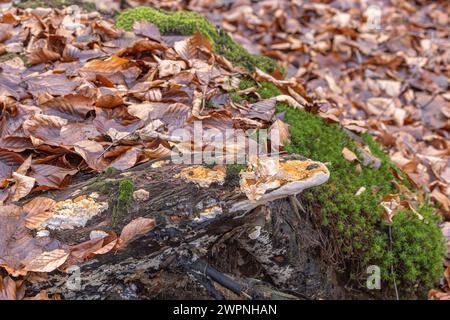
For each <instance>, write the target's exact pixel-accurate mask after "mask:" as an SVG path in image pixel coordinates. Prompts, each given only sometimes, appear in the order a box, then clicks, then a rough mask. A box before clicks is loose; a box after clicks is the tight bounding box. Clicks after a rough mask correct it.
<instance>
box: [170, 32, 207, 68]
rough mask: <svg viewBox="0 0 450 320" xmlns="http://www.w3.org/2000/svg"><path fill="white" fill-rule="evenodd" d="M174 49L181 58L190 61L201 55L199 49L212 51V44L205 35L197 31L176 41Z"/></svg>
mask: <svg viewBox="0 0 450 320" xmlns="http://www.w3.org/2000/svg"><path fill="white" fill-rule="evenodd" d="M174 49H175V51H176V52H177V53H178V54H179V55H180V57H181V58H183V59H184V60H185V61H190V60H192V59H194V58H198V57H199V56H198V55H199V49H203V50H205V51H206V52H208V53H210V52H211V51H212V45H211V42H210V41H209V39H208V38H207V37H206V36H205V35H203V34H202V33H201V32H198V31H197V32H195V33H194V34H193V35H192V37H190V38H188V39H185V40H182V41H177V42H175V44H174Z"/></svg>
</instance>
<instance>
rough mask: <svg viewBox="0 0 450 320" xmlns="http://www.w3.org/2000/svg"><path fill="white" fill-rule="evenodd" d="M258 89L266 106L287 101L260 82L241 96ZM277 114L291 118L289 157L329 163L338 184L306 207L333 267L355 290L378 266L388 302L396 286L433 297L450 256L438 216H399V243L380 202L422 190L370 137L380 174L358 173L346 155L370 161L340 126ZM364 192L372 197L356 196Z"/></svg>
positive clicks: (319, 190)
mask: <svg viewBox="0 0 450 320" xmlns="http://www.w3.org/2000/svg"><path fill="white" fill-rule="evenodd" d="M255 85H257V86H258V93H259V95H260V96H261V97H262V98H263V99H267V98H270V97H273V96H277V95H280V94H281V92H280V91H279V90H278V88H276V87H275V86H274V85H273V84H271V83H256V82H255V81H254V80H243V81H241V84H240V89H246V88H249V87H252V86H255ZM232 99H233V100H235V101H242V100H248V101H252V100H254V99H255V98H254V97H252V96H237V95H235V96H232ZM277 111H278V112H286V114H285V121H286V122H287V123H288V124H289V125H290V133H291V142H290V144H288V145H287V146H286V150H287V151H288V152H289V153H296V154H301V155H303V156H306V157H308V158H311V159H314V160H318V161H321V162H324V163H329V169H330V172H331V177H330V180H329V181H328V182H327V183H326V184H324V185H321V186H319V187H315V188H312V189H309V190H306V191H305V192H304V193H303V194H302V196H301V199H302V202H304V205H305V207H306V208H307V211H308V212H310V213H312V218H313V219H315V220H316V221H318V224H319V225H321V227H320V229H321V232H323V233H324V234H325V235H326V237H327V238H328V239H329V241H330V243H331V246H332V250H331V251H332V252H334V254H335V256H333V257H330V258H331V259H330V260H333V262H335V263H336V266H338V267H339V268H342V269H344V270H346V271H348V277H349V279H350V280H351V281H352V283H353V284H354V285H355V288H357V287H359V288H358V289H361V285H362V288H364V287H365V283H366V279H367V277H368V274H367V273H366V270H367V267H369V266H371V265H376V266H379V267H380V270H381V279H382V289H384V290H382V294H384V295H388V297H393V291H392V289H393V284H394V279H395V281H396V284H397V286H398V287H399V288H400V292H401V294H403V295H407V296H421V297H423V296H425V295H426V292H427V289H429V288H430V287H432V286H433V285H434V284H436V282H437V281H438V280H439V278H440V277H441V275H442V270H443V269H442V262H443V257H444V254H445V245H444V241H443V237H442V233H441V231H440V229H439V227H438V221H439V218H438V217H437V216H435V215H434V214H433V211H434V210H433V208H431V207H430V206H428V205H427V204H425V205H423V207H421V208H419V209H418V212H419V213H420V214H421V215H422V216H423V217H424V219H423V220H419V219H418V218H417V215H416V214H415V213H414V212H412V211H411V210H403V211H401V212H399V213H398V214H397V215H395V216H394V219H393V224H392V226H391V236H392V242H391V240H390V237H389V226H387V225H385V224H384V223H383V222H382V214H383V209H382V207H381V206H380V202H382V199H383V196H384V195H387V194H395V193H399V190H398V189H397V186H396V184H395V183H394V181H396V182H397V183H398V184H403V185H404V186H406V187H407V188H409V189H411V190H412V191H414V188H413V187H412V186H411V184H410V183H409V182H408V180H407V178H406V177H405V175H404V174H403V173H402V172H400V170H399V169H398V168H397V167H396V166H395V165H394V164H393V163H392V162H391V161H390V160H389V158H388V156H387V155H386V154H385V153H384V152H383V151H382V150H381V148H380V146H379V145H378V143H376V142H375V141H374V140H373V138H372V137H371V136H370V135H368V134H363V135H362V136H361V138H362V140H363V141H364V143H365V145H367V146H368V147H369V148H370V151H371V153H372V154H373V155H374V156H375V157H377V158H378V159H379V160H380V161H381V165H380V167H379V168H377V169H375V168H372V167H370V166H361V169H360V170H358V168H357V166H356V164H355V163H352V162H349V161H347V160H346V159H345V158H344V157H343V155H342V149H343V148H344V147H345V148H348V149H350V150H351V151H353V152H354V153H355V154H356V155H357V156H358V157H359V158H360V160H362V159H361V154H360V153H359V149H358V147H357V144H356V142H355V141H354V139H352V138H351V137H350V136H349V135H348V133H346V132H345V131H344V130H342V128H341V127H340V126H339V125H338V124H330V123H327V122H325V121H324V120H323V119H321V118H320V117H318V116H316V115H314V114H312V113H310V112H306V111H303V110H296V109H293V108H291V107H289V106H287V105H286V104H283V103H278V104H277ZM394 172H395V174H394ZM396 176H400V177H403V178H402V179H403V180H400V181H399V180H398V178H396ZM361 187H365V188H366V191H364V192H363V193H361V194H359V195H358V196H356V195H355V194H356V193H357V191H358V190H359V189H360V188H361ZM391 268H392V270H393V272H392V271H391ZM356 284H361V285H358V286H357V285H356ZM378 293H379V292H378ZM378 293H377V294H378Z"/></svg>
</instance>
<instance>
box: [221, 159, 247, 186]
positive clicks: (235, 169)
mask: <svg viewBox="0 0 450 320" xmlns="http://www.w3.org/2000/svg"><path fill="white" fill-rule="evenodd" d="M245 168H246V165H245V164H229V165H227V166H226V175H225V182H226V183H227V184H228V185H230V186H232V187H237V186H238V185H239V180H240V176H239V173H240V172H241V171H242V170H244V169H245Z"/></svg>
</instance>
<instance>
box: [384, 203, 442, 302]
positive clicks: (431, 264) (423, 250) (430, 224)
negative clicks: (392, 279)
mask: <svg viewBox="0 0 450 320" xmlns="http://www.w3.org/2000/svg"><path fill="white" fill-rule="evenodd" d="M432 212H433V209H432V208H430V207H424V208H422V209H421V210H420V214H421V215H422V216H423V217H424V219H423V220H422V221H421V220H419V219H417V216H416V214H414V213H412V212H411V211H406V210H402V211H399V212H398V213H397V214H396V215H395V216H394V219H393V226H392V230H393V231H392V238H393V241H392V243H393V244H392V260H393V261H392V263H393V265H394V266H395V267H394V274H395V276H396V278H400V280H401V281H402V283H403V284H404V288H405V289H407V291H410V292H412V293H416V292H415V291H417V290H416V286H418V287H419V288H421V287H425V288H429V287H432V286H433V285H435V284H436V279H438V278H439V277H440V276H441V275H442V257H443V256H444V255H445V252H446V248H445V243H444V241H443V238H442V232H441V230H440V229H439V228H436V225H437V223H438V222H439V219H438V218H437V217H436V216H433V214H432ZM424 271H425V272H424ZM418 294H419V295H420V294H422V297H425V294H424V293H421V292H420V291H419V292H418Z"/></svg>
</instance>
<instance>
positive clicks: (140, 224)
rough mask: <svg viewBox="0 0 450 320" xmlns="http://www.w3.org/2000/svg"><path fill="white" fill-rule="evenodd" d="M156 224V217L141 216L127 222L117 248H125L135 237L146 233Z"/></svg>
mask: <svg viewBox="0 0 450 320" xmlns="http://www.w3.org/2000/svg"><path fill="white" fill-rule="evenodd" d="M155 225H156V222H155V219H150V218H143V217H139V218H137V219H134V220H133V221H131V222H130V223H129V224H127V225H126V226H125V227H124V228H123V229H122V233H121V234H120V237H119V241H118V243H117V246H116V248H117V249H123V248H125V247H126V245H127V244H128V242H130V241H131V240H133V239H134V238H136V237H138V236H140V235H143V234H146V233H147V232H149V231H150V230H152V229H153V228H154V227H155Z"/></svg>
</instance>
